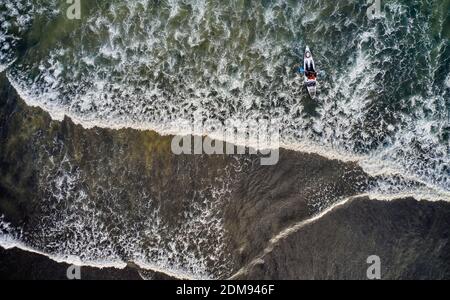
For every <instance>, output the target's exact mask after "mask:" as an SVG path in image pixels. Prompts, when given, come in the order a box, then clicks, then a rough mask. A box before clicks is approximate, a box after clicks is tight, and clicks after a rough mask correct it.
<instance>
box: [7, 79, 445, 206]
mask: <svg viewBox="0 0 450 300" xmlns="http://www.w3.org/2000/svg"><path fill="white" fill-rule="evenodd" d="M5 71H6V70H4V72H0V76H2V73H4V74H3V76H5V77H6V78H7V80H8V83H9V84H10V85H11V86H12V87H13V89H14V90H15V92H16V93H17V94H18V96H19V98H20V99H21V100H22V101H24V103H25V104H26V105H27V106H29V107H32V108H39V109H41V110H42V111H43V112H45V113H46V114H48V115H49V116H50V118H51V119H52V120H53V121H57V122H63V121H64V120H70V122H72V123H73V124H74V125H76V126H81V128H83V129H85V130H92V129H105V130H113V131H121V130H135V131H140V132H152V133H155V134H157V135H158V136H160V137H162V138H164V137H173V136H176V135H179V136H192V137H195V136H202V137H206V136H207V137H210V138H211V139H212V140H217V141H221V142H223V143H231V144H233V145H235V146H240V147H245V148H246V149H247V148H249V147H250V148H254V149H256V150H267V149H258V147H257V146H256V147H255V145H254V144H253V143H251V142H250V141H248V140H242V139H237V140H235V141H227V140H226V139H224V138H223V136H217V135H214V134H205V133H198V132H192V131H189V130H180V129H179V128H177V129H174V128H173V127H174V126H173V124H169V125H168V126H165V125H162V126H161V125H156V124H153V123H148V124H145V125H137V124H135V123H133V122H126V123H124V124H122V123H116V124H113V125H111V124H110V123H107V122H106V121H86V120H82V119H80V118H79V117H77V116H75V115H71V114H67V112H66V111H65V110H61V109H60V108H56V110H52V109H49V108H48V107H47V106H46V105H44V104H42V103H40V102H38V101H34V100H32V99H31V98H32V96H29V95H27V93H26V92H25V91H23V90H22V89H21V88H20V87H19V84H17V83H16V82H15V81H14V80H12V78H10V76H9V75H8V74H7V72H5ZM278 149H280V150H281V149H284V150H287V151H294V152H299V153H304V154H313V155H319V156H321V157H322V158H324V159H327V160H338V161H341V162H344V163H357V164H358V165H359V166H360V167H361V168H362V169H363V170H364V172H366V173H367V174H368V175H369V176H372V177H377V176H387V177H389V176H392V177H394V176H401V177H402V178H403V179H404V180H411V181H415V182H417V183H420V184H422V185H424V186H425V187H426V188H427V189H428V191H427V192H428V193H427V194H428V195H429V196H428V197H425V196H424V195H423V193H414V192H413V191H409V192H406V193H405V192H400V193H398V194H388V195H385V197H386V198H389V199H394V198H400V197H405V196H413V197H415V198H417V199H418V200H429V201H448V202H450V191H447V190H445V189H443V188H441V187H437V186H433V185H430V184H429V183H427V182H425V181H423V180H422V179H421V178H417V177H416V176H414V175H411V174H408V173H405V172H404V171H402V170H400V169H397V168H395V167H392V165H389V166H385V164H386V163H385V161H382V160H381V161H377V160H376V161H373V162H372V161H371V157H370V156H364V155H356V154H351V153H345V154H344V153H342V151H340V150H336V149H332V148H330V147H327V146H325V145H319V144H316V143H313V142H311V141H302V142H296V143H293V144H286V143H285V142H281V143H280V147H279V148H278ZM375 165H376V167H375V168H379V165H383V167H382V168H381V169H374V170H371V168H374V166H375ZM375 197H379V195H375Z"/></svg>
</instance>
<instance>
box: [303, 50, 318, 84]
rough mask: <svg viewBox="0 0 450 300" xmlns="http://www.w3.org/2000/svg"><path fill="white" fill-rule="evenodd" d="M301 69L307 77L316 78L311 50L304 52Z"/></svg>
mask: <svg viewBox="0 0 450 300" xmlns="http://www.w3.org/2000/svg"><path fill="white" fill-rule="evenodd" d="M303 69H304V70H305V76H306V77H308V79H315V78H316V66H315V64H314V60H313V59H312V56H311V52H309V51H307V52H306V53H305V59H304V63H303Z"/></svg>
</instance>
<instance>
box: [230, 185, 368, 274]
mask: <svg viewBox="0 0 450 300" xmlns="http://www.w3.org/2000/svg"><path fill="white" fill-rule="evenodd" d="M368 196H369V195H368V194H360V195H355V196H351V197H348V198H345V199H343V200H342V201H338V202H337V203H335V204H333V205H332V206H330V207H329V208H327V209H325V210H323V211H322V212H321V213H319V214H317V215H315V216H313V217H311V218H309V219H306V220H303V221H300V222H298V223H296V224H294V225H292V226H290V227H288V228H286V229H284V230H282V231H281V232H280V233H278V234H277V235H276V236H274V237H273V238H271V239H270V241H269V244H268V246H267V247H266V248H265V249H264V250H263V251H262V252H261V253H260V254H259V255H258V256H256V258H254V259H253V260H252V261H251V262H250V263H248V264H247V265H245V266H244V267H242V268H241V269H240V270H238V271H237V272H236V273H235V274H233V275H232V276H231V277H229V279H230V280H235V279H238V278H239V276H241V275H245V274H247V272H248V270H249V269H250V268H251V267H254V266H256V265H258V264H259V263H263V262H264V257H265V256H266V255H267V254H269V253H271V252H272V251H273V249H274V248H275V246H276V245H277V244H278V243H279V242H280V241H282V240H284V239H286V238H287V237H289V236H290V235H292V234H293V233H296V232H297V231H299V230H300V229H302V228H303V227H305V226H306V225H308V224H311V223H314V222H315V221H317V220H319V219H320V218H322V217H323V216H325V215H327V214H328V213H330V212H332V211H334V210H336V209H338V208H340V207H342V206H344V205H345V204H347V203H348V202H350V201H352V200H355V199H359V198H364V197H368Z"/></svg>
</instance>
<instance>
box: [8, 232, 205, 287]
mask: <svg viewBox="0 0 450 300" xmlns="http://www.w3.org/2000/svg"><path fill="white" fill-rule="evenodd" d="M0 247H2V248H3V249H5V250H11V249H14V248H16V249H19V250H22V251H25V252H29V253H34V254H37V255H42V256H45V257H47V258H48V259H51V260H53V261H54V262H56V263H59V264H68V265H75V266H79V267H92V268H97V269H105V268H114V269H118V270H124V269H125V268H126V267H127V265H128V264H127V263H126V262H124V261H121V260H120V261H119V260H117V261H109V262H108V261H104V262H102V261H99V262H95V261H94V262H83V261H81V260H80V259H79V258H76V257H73V256H69V255H54V254H48V253H45V252H43V251H40V250H36V249H34V248H32V247H29V246H27V245H26V244H24V243H23V242H21V241H19V240H17V239H15V238H11V237H9V236H8V235H3V236H2V235H0ZM131 263H134V264H135V265H136V266H138V267H139V268H140V269H141V270H147V271H152V272H157V273H162V274H165V275H167V276H170V277H172V278H175V279H177V280H196V279H199V278H195V277H194V276H190V275H188V274H185V273H184V272H183V274H181V273H180V272H176V271H171V270H166V269H163V268H162V267H158V266H154V265H150V264H147V263H146V264H141V263H139V262H132V261H131ZM137 271H139V270H137ZM141 277H142V276H141Z"/></svg>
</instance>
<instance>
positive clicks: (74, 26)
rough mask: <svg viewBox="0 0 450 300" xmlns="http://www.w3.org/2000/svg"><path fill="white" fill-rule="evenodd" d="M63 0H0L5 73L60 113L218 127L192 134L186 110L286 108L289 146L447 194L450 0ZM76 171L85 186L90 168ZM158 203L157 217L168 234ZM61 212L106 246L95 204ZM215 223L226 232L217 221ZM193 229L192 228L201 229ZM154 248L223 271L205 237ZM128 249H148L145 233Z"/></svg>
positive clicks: (182, 268) (254, 113)
mask: <svg viewBox="0 0 450 300" xmlns="http://www.w3.org/2000/svg"><path fill="white" fill-rule="evenodd" d="M65 2H66V1H62V0H61V1H59V0H53V1H33V0H0V22H1V25H0V42H1V46H0V72H6V74H7V77H8V79H9V81H10V83H11V84H12V85H13V86H14V87H15V89H16V90H17V92H18V93H19V94H20V96H21V97H22V98H23V99H24V100H25V101H26V103H27V104H29V105H33V106H39V107H41V108H43V109H44V110H46V111H48V112H49V113H50V115H51V116H52V117H53V118H55V119H58V120H61V119H62V118H63V117H64V116H65V115H67V116H69V117H71V118H72V119H73V120H74V121H75V122H76V123H79V124H81V125H83V126H84V127H93V126H101V127H107V128H122V127H131V128H136V129H151V130H155V131H157V132H159V133H160V134H185V133H197V134H203V133H204V134H208V133H209V134H211V135H212V137H214V134H213V133H212V132H201V133H199V132H186V131H185V130H184V129H182V128H180V127H179V124H180V120H190V119H192V120H200V122H202V123H206V122H208V121H211V120H212V121H215V122H223V124H225V122H224V120H227V119H230V118H232V119H236V120H242V121H243V123H244V122H245V120H259V119H275V118H276V119H279V120H280V127H281V133H280V134H281V146H282V147H284V148H288V149H293V150H296V151H302V152H313V153H318V154H320V155H322V156H325V157H327V158H331V159H340V160H344V161H356V162H358V163H359V165H360V166H361V167H362V168H363V169H364V171H366V172H367V173H368V174H369V175H372V176H374V177H376V178H377V179H378V181H377V182H376V183H375V184H373V185H372V186H371V188H370V190H368V191H367V192H366V193H367V195H369V196H371V197H374V198H375V197H376V198H377V199H394V198H398V197H403V196H406V195H408V196H413V197H415V198H416V199H425V200H430V201H435V200H445V201H450V176H449V175H450V171H449V163H450V157H449V149H450V144H449V128H450V127H449V126H450V125H449V123H450V121H449V120H450V116H449V108H450V100H449V99H450V62H449V61H450V42H449V41H450V39H449V38H450V33H449V28H450V26H449V24H450V23H449V19H450V9H449V8H450V1H449V0H434V1H426V0H414V1H408V0H384V1H383V5H382V10H383V11H382V13H381V15H380V16H379V17H378V18H376V19H374V20H369V19H368V18H367V16H366V11H367V8H368V5H367V4H366V1H351V0H342V1H325V0H304V1H288V0H273V1H261V2H260V1H226V2H223V1H212V0H167V1H154V0H129V1H128V0H127V1H119V0H113V1H111V0H109V1H95V4H94V1H92V3H91V1H86V3H85V2H84V1H82V2H83V5H82V13H81V15H82V18H81V20H69V19H68V18H67V17H66V9H67V7H68V5H67V4H66V3H65ZM306 45H309V46H310V47H311V49H312V51H313V54H314V56H315V60H316V65H317V67H318V69H319V70H320V76H319V86H318V91H319V95H318V98H317V99H316V100H315V101H311V100H310V99H309V97H308V95H307V93H306V92H305V91H304V89H303V88H302V84H301V82H300V81H299V80H298V79H296V77H295V75H294V74H293V66H294V65H295V63H298V62H301V60H302V51H303V49H304V47H305V46H306ZM199 116H200V118H199ZM193 125H199V124H193ZM242 139H245V137H242ZM231 142H235V141H231ZM58 174H61V172H59V173H58ZM65 176H69V177H70V178H72V179H70V178H65V179H64V182H73V183H74V185H75V186H76V184H75V182H77V181H78V180H79V178H80V177H77V176H79V174H76V173H74V172H69V173H68V174H67V175H65ZM55 180H57V178H55ZM55 186H56V187H57V186H58V185H57V184H54V185H52V188H54V187H55ZM63 186H64V188H65V189H67V188H70V184H69V185H67V184H64V185H63ZM56 192H58V191H56ZM64 193H65V192H61V199H64V197H66V194H64ZM70 194H71V195H75V196H73V197H75V198H74V203H78V202H79V203H85V202H86V201H87V200H86V201H82V200H79V201H78V200H77V199H82V197H83V193H82V190H80V189H79V188H74V190H73V191H70ZM225 194H226V192H225V188H224V191H222V193H221V195H225ZM77 197H78V198H77ZM77 201H78V202H77ZM148 201H150V202H151V199H149V200H148ZM209 201H211V203H216V202H217V201H220V197H219V196H217V199H209ZM321 206H323V209H326V208H327V207H328V206H327V205H325V204H324V205H321ZM75 208H76V209H78V207H77V205H75V204H74V207H73V209H75ZM198 210H199V211H202V208H200V207H199V208H198ZM55 211H57V210H55ZM151 214H152V215H151V218H150V217H149V219H151V221H149V222H151V224H147V228H148V230H151V231H152V232H154V233H155V236H156V235H158V234H165V233H164V229H163V228H162V227H161V225H160V224H159V223H158V213H157V210H153V209H152V212H151ZM198 218H201V216H199V217H198ZM204 220H207V221H204ZM55 222H56V221H55ZM57 222H62V223H54V224H53V225H52V226H51V227H46V228H56V229H57V228H59V226H62V225H64V226H74V228H78V227H81V228H82V227H83V226H87V227H93V228H97V230H98V231H97V230H96V232H98V233H95V232H93V233H92V234H93V236H85V237H80V240H83V241H88V240H89V239H93V240H96V241H97V244H102V243H103V242H105V243H107V240H108V234H107V230H103V229H102V228H98V226H99V224H96V223H95V222H97V221H96V219H95V218H94V217H93V218H92V219H91V222H93V223H92V224H86V218H83V219H82V220H77V219H76V217H75V215H74V219H71V220H70V221H69V220H68V219H67V218H63V219H62V220H58V221H57ZM204 222H207V223H208V222H212V224H213V226H217V227H218V228H219V230H218V232H221V230H222V229H220V226H221V225H220V222H221V221H220V219H217V220H216V219H214V218H211V217H208V216H207V217H205V218H204V219H198V221H197V223H198V224H204ZM208 224H209V223H208ZM209 225H211V224H209ZM46 226H48V224H47V225H46ZM186 226H187V227H186V228H183V229H180V232H179V233H177V234H180V236H179V238H180V239H182V237H184V236H186V235H185V234H186V232H188V231H189V230H190V228H194V227H195V226H194V227H192V226H189V225H186ZM204 226H205V227H206V226H207V225H204ZM77 230H79V229H77ZM80 232H85V231H80ZM97 234H98V236H97ZM187 236H189V235H187ZM124 238H125V239H127V241H129V240H128V239H132V238H133V237H124ZM217 239H218V240H217V245H220V237H217ZM68 243H69V242H67V243H66V244H64V245H57V246H55V249H51V250H52V251H53V252H54V253H55V252H64V253H73V254H74V255H78V256H81V255H82V254H81V253H77V251H80V250H77V249H79V244H80V242H79V241H76V242H75V243H74V244H73V245H72V244H68ZM180 244H183V245H188V244H189V241H183V242H180ZM130 245H132V246H130ZM155 245H157V246H156V248H155V249H153V250H152V251H154V253H157V252H158V251H160V252H159V254H154V255H153V256H152V255H150V257H152V258H153V259H152V260H150V261H151V263H149V264H154V265H155V266H158V267H159V268H161V269H165V270H173V272H172V273H176V274H181V275H182V276H187V277H196V278H197V277H198V278H207V277H209V276H210V274H208V272H207V268H206V265H205V263H204V262H203V261H202V259H203V258H204V257H203V256H202V255H200V254H198V253H200V252H201V251H200V250H199V251H197V252H196V254H192V253H191V254H189V253H188V252H189V251H188V250H186V253H183V255H177V254H176V253H175V252H176V250H175V249H177V248H178V247H175V246H174V245H161V244H158V243H156V244H155ZM36 247H38V246H36ZM39 247H43V246H39ZM127 247H128V248H127V249H128V250H127V251H129V252H130V253H131V254H130V256H132V257H133V258H134V259H135V260H136V261H138V260H139V259H141V260H142V261H147V262H149V260H148V257H149V255H148V253H147V254H145V255H141V256H140V254H137V253H139V251H141V250H140V249H141V248H140V245H139V241H136V242H130V243H129V244H127ZM133 247H134V248H133ZM186 247H187V246H186ZM219 248H220V247H219ZM161 249H163V250H161ZM167 249H172V250H167ZM186 249H187V248H186ZM91 250H92V251H91V252H89V254H88V257H82V260H83V261H87V260H89V259H94V260H96V259H98V260H100V259H101V258H102V257H105V253H108V257H111V259H112V260H114V257H115V256H114V251H115V250H114V249H108V246H107V245H105V246H104V247H100V248H92V249H91ZM83 251H85V249H83ZM96 251H99V252H98V253H97V252H96ZM171 251H172V252H171ZM220 255H222V254H217V256H218V257H219V256H220ZM181 257H184V258H181ZM180 259H184V260H185V261H180ZM177 268H178V269H177ZM194 270H196V271H194Z"/></svg>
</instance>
